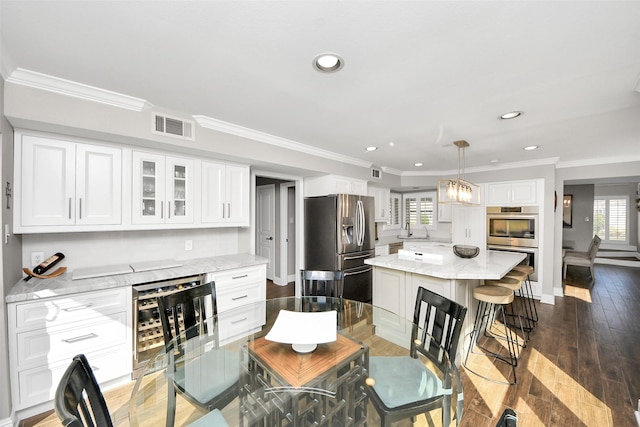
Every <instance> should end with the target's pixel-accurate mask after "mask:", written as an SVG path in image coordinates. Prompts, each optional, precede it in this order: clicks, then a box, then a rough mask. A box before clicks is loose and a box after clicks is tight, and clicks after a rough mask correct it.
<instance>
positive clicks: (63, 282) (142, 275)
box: [5, 254, 269, 304]
mask: <svg viewBox="0 0 640 427" xmlns="http://www.w3.org/2000/svg"><path fill="white" fill-rule="evenodd" d="M180 262H181V263H182V265H181V266H180V267H171V268H164V269H157V270H152V271H143V272H138V273H126V274H118V275H113V276H103V277H95V278H90V279H79V280H72V271H67V272H66V273H65V274H63V275H61V276H59V277H54V278H52V279H37V278H35V277H33V278H31V280H29V281H28V282H25V281H24V280H23V279H20V280H19V281H18V282H17V283H16V284H15V285H14V286H13V287H12V288H11V290H10V291H9V293H8V294H7V295H5V303H7V304H10V303H16V302H23V301H32V300H39V299H43V298H53V297H57V296H62V295H71V294H76V293H82V292H91V291H100V290H105V289H112V288H119V287H124V286H132V285H137V284H141V283H149V282H156V281H159V280H170V279H176V278H179V277H187V276H195V275H200V274H206V273H215V272H217V271H223V270H232V269H235V268H243V267H251V266H254V265H262V264H267V263H268V262H269V260H268V259H267V258H263V257H260V256H257V255H252V254H233V255H221V256H215V257H207V258H196V259H191V260H180Z"/></svg>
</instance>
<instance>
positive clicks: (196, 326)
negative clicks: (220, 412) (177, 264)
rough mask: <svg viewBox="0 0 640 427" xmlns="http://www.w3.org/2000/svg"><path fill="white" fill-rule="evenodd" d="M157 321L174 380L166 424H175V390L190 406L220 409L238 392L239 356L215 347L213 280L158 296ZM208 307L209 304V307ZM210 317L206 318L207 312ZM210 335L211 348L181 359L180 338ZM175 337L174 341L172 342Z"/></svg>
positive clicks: (182, 344)
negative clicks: (212, 344)
mask: <svg viewBox="0 0 640 427" xmlns="http://www.w3.org/2000/svg"><path fill="white" fill-rule="evenodd" d="M157 301H158V310H159V312H160V321H161V323H162V331H163V334H164V340H165V345H166V353H167V355H168V356H169V364H168V367H169V368H173V370H172V372H169V369H168V374H169V376H170V377H171V380H172V381H173V387H169V397H168V405H167V426H169V427H171V426H173V425H174V423H175V412H176V393H180V395H181V396H183V397H184V398H185V399H186V400H187V401H189V402H190V403H191V404H192V405H194V406H196V407H199V408H201V409H205V410H208V411H212V410H214V409H222V408H224V407H225V406H226V405H228V404H229V403H230V402H231V401H232V400H233V399H235V398H236V397H237V396H238V394H239V378H240V356H239V354H238V353H234V352H231V351H227V350H225V349H222V348H218V346H217V344H218V340H217V334H218V331H217V325H216V324H215V318H214V317H213V316H215V314H216V312H217V309H216V293H215V283H214V282H210V283H205V284H202V285H199V286H195V287H191V288H185V289H183V290H180V291H178V292H175V293H172V294H168V295H161V296H159V297H157ZM207 307H210V308H209V309H208V308H207ZM208 310H209V311H210V315H209V316H210V317H209V318H207V311H208ZM204 334H207V335H211V336H212V340H213V343H214V347H213V348H211V349H209V350H208V351H205V352H203V353H202V354H200V355H198V356H197V357H195V358H193V357H191V356H189V357H188V358H187V360H185V361H181V360H180V359H181V357H183V356H184V354H181V353H180V351H181V350H183V349H184V344H185V343H184V342H183V340H189V339H192V338H195V337H198V336H201V335H204ZM174 338H175V341H174Z"/></svg>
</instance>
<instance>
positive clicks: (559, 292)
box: [553, 287, 564, 297]
mask: <svg viewBox="0 0 640 427" xmlns="http://www.w3.org/2000/svg"><path fill="white" fill-rule="evenodd" d="M553 296H556V297H564V289H563V288H562V287H559V288H553Z"/></svg>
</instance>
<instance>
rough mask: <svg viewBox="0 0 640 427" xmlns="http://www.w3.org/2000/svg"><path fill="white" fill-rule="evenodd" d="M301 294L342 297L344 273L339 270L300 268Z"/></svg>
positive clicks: (304, 295) (305, 295)
mask: <svg viewBox="0 0 640 427" xmlns="http://www.w3.org/2000/svg"><path fill="white" fill-rule="evenodd" d="M300 281H301V282H302V296H303V297H307V296H326V297H335V298H342V295H343V294H344V273H343V272H342V271H339V270H301V271H300Z"/></svg>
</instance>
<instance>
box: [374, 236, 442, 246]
mask: <svg viewBox="0 0 640 427" xmlns="http://www.w3.org/2000/svg"><path fill="white" fill-rule="evenodd" d="M430 242H434V243H451V241H450V240H446V239H443V238H439V237H429V238H428V239H427V238H425V237H413V238H411V239H406V238H404V239H402V238H400V237H396V236H386V237H380V238H378V240H376V241H375V246H383V245H388V244H390V243H430Z"/></svg>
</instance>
